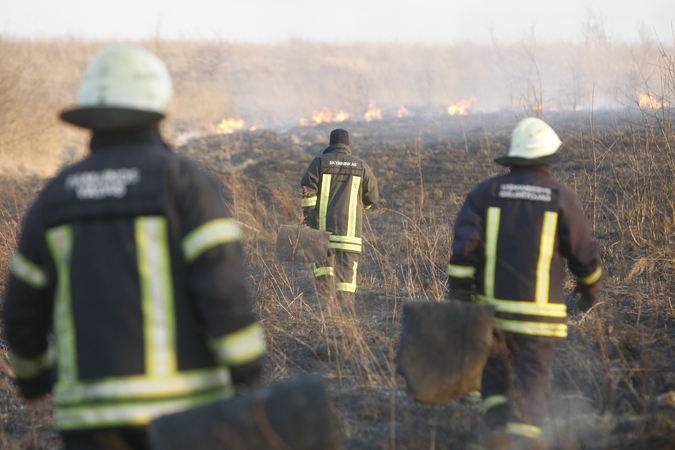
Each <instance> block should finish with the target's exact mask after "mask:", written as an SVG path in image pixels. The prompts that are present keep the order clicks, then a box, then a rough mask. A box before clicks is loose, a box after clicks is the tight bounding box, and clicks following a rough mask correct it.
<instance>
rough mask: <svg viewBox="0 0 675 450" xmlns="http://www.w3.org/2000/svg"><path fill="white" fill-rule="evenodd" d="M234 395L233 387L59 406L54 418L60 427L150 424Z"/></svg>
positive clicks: (75, 428) (68, 428) (62, 428)
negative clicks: (182, 395) (164, 397)
mask: <svg viewBox="0 0 675 450" xmlns="http://www.w3.org/2000/svg"><path fill="white" fill-rule="evenodd" d="M233 395H234V391H233V389H232V388H226V389H222V390H220V391H218V392H208V393H204V394H200V395H190V396H187V397H181V398H170V399H161V400H154V401H141V402H129V403H113V404H109V405H106V404H103V405H81V406H59V405H57V406H56V407H55V408H54V421H55V422H56V427H57V428H58V429H60V430H78V429H86V428H106V427H117V426H126V425H147V424H148V423H149V422H150V421H152V420H153V419H154V418H156V417H159V416H163V415H165V414H171V413H176V412H180V411H185V410H187V409H190V408H193V407H195V406H200V405H206V404H209V403H213V402H215V401H218V400H225V399H227V398H230V397H232V396H233Z"/></svg>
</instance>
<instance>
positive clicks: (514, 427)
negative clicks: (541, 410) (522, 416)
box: [506, 422, 541, 439]
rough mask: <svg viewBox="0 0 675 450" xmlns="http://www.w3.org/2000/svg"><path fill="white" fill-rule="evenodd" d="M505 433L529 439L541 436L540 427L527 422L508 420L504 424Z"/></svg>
mask: <svg viewBox="0 0 675 450" xmlns="http://www.w3.org/2000/svg"><path fill="white" fill-rule="evenodd" d="M506 433H507V434H514V435H516V436H523V437H526V438H531V439H539V437H540V436H541V428H539V427H535V426H534V425H530V424H529V423H519V422H508V423H507V424H506Z"/></svg>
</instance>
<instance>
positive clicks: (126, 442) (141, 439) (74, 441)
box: [61, 427, 150, 450]
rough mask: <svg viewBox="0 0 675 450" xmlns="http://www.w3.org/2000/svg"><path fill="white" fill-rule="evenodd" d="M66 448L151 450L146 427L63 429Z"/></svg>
mask: <svg viewBox="0 0 675 450" xmlns="http://www.w3.org/2000/svg"><path fill="white" fill-rule="evenodd" d="M61 438H62V439H63V443H64V445H65V448H66V450H150V442H149V439H148V433H147V429H146V428H145V427H120V428H105V429H96V430H78V431H63V432H61Z"/></svg>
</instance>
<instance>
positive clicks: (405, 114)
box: [396, 105, 415, 119]
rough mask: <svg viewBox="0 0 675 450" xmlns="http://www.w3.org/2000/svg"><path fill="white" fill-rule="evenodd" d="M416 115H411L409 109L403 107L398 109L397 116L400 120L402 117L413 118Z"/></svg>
mask: <svg viewBox="0 0 675 450" xmlns="http://www.w3.org/2000/svg"><path fill="white" fill-rule="evenodd" d="M414 115H415V113H411V112H410V111H408V110H407V109H405V106H403V105H401V107H400V108H399V109H398V111H397V112H396V116H397V117H398V118H399V119H400V118H401V117H412V116H414Z"/></svg>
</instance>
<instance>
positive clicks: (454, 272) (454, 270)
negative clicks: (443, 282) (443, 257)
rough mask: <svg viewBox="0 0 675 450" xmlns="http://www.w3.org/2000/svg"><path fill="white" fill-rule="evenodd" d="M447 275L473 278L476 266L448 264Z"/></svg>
mask: <svg viewBox="0 0 675 450" xmlns="http://www.w3.org/2000/svg"><path fill="white" fill-rule="evenodd" d="M447 275H448V276H449V277H453V278H473V277H475V276H476V268H475V267H473V266H456V265H453V264H448V269H447Z"/></svg>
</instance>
